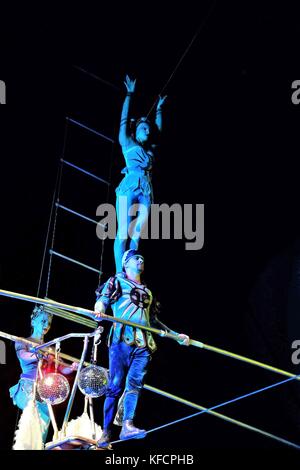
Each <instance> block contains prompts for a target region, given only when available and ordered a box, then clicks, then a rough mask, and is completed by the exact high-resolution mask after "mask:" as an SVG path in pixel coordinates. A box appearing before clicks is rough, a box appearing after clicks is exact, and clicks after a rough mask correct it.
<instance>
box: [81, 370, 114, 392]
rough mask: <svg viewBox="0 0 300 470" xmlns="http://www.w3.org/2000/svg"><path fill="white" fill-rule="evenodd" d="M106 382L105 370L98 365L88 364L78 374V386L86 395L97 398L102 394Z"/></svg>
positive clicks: (104, 390) (106, 374)
mask: <svg viewBox="0 0 300 470" xmlns="http://www.w3.org/2000/svg"><path fill="white" fill-rule="evenodd" d="M107 384H108V373H107V370H106V369H104V368H103V367H99V366H94V365H92V366H88V367H85V368H84V369H82V371H81V372H80V374H79V381H78V387H79V390H80V391H81V392H82V393H83V394H84V395H86V396H88V397H91V398H97V397H101V396H102V395H104V393H105V392H106V388H107Z"/></svg>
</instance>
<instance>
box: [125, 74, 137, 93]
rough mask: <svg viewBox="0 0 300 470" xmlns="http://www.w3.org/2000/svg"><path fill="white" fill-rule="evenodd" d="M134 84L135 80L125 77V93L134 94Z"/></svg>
mask: <svg viewBox="0 0 300 470" xmlns="http://www.w3.org/2000/svg"><path fill="white" fill-rule="evenodd" d="M135 82H136V79H134V80H131V78H129V77H128V75H126V77H125V81H124V84H125V86H126V89H127V93H134V90H135Z"/></svg>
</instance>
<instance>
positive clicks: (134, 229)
mask: <svg viewBox="0 0 300 470" xmlns="http://www.w3.org/2000/svg"><path fill="white" fill-rule="evenodd" d="M121 196H122V197H123V198H126V199H123V200H122V201H126V202H127V208H128V210H129V208H130V207H131V206H132V205H133V204H137V205H138V206H139V213H138V215H137V216H131V215H128V213H127V214H121V211H122V210H123V205H122V204H121V203H120V197H121ZM150 208H151V196H150V195H144V194H143V193H142V192H141V191H140V190H136V191H132V192H131V191H128V192H126V193H124V194H122V193H119V194H118V195H117V201H116V212H117V220H118V232H117V235H116V238H115V243H114V256H115V263H116V272H117V273H118V272H121V271H122V257H123V254H124V253H125V251H126V250H138V247H139V241H140V238H141V233H142V231H143V228H144V227H145V225H146V223H147V220H148V217H149V213H150ZM128 231H129V233H128ZM130 232H131V233H130Z"/></svg>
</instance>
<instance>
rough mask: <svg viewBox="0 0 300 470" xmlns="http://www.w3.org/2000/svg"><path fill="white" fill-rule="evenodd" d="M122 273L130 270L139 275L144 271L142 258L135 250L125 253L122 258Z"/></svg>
mask: <svg viewBox="0 0 300 470" xmlns="http://www.w3.org/2000/svg"><path fill="white" fill-rule="evenodd" d="M122 268H123V271H125V272H126V271H127V270H131V271H133V272H136V273H139V274H141V273H142V272H143V271H144V257H143V256H142V255H140V254H139V252H138V251H137V250H127V251H125V253H124V255H123V258H122Z"/></svg>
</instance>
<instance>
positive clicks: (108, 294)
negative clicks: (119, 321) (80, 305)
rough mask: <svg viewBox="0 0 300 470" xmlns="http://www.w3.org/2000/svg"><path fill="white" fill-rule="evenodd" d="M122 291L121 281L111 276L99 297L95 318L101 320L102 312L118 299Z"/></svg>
mask: <svg viewBox="0 0 300 470" xmlns="http://www.w3.org/2000/svg"><path fill="white" fill-rule="evenodd" d="M119 292H120V283H119V281H118V279H116V278H115V277H114V276H113V277H111V278H109V279H108V281H107V282H106V284H105V286H104V287H103V290H102V292H101V294H100V296H99V298H98V299H97V301H96V303H95V307H94V311H95V320H97V321H101V317H102V314H104V313H105V312H106V309H107V307H108V306H109V305H110V304H111V303H112V302H115V301H116V300H117V299H118V296H119Z"/></svg>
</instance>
